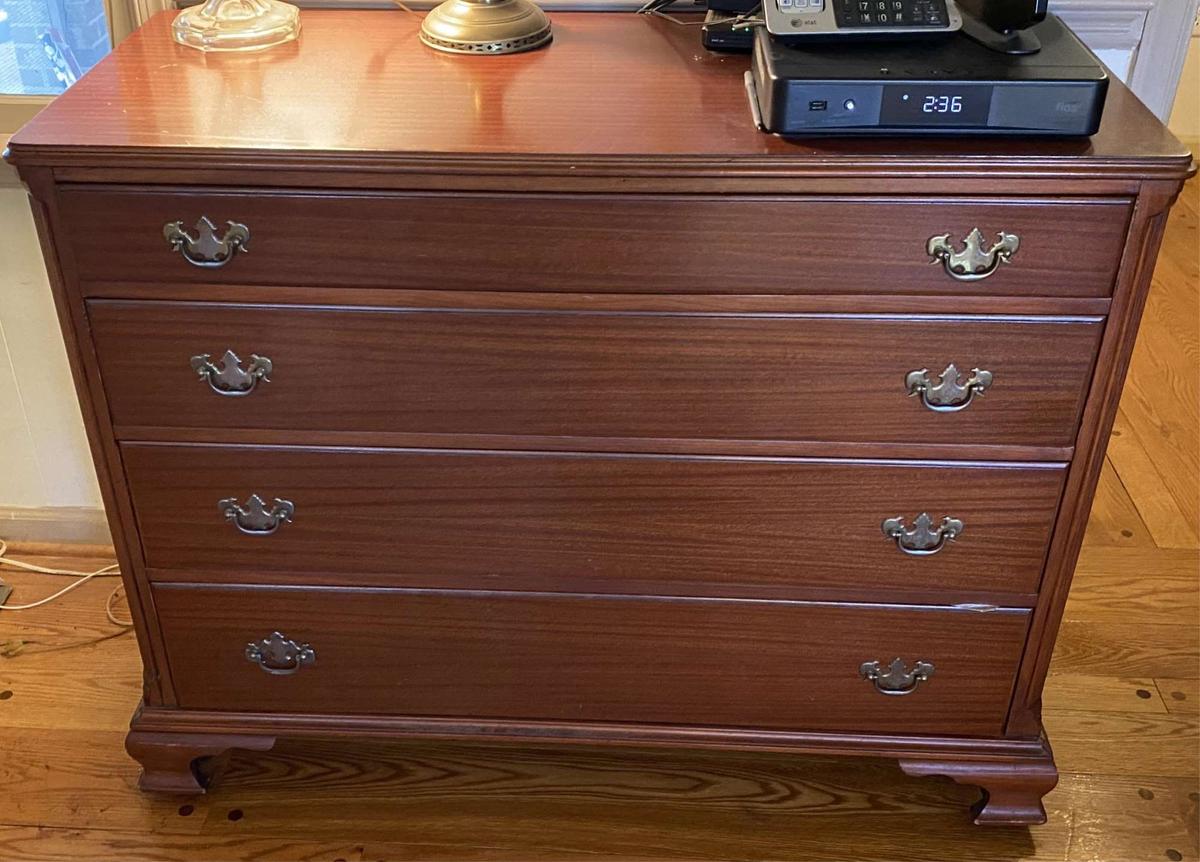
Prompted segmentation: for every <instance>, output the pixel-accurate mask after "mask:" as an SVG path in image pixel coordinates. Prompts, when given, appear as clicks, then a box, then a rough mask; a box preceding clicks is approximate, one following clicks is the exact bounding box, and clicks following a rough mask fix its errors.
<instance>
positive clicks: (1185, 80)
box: [1171, 33, 1200, 144]
mask: <svg viewBox="0 0 1200 862" xmlns="http://www.w3.org/2000/svg"><path fill="white" fill-rule="evenodd" d="M1171 131H1172V132H1174V133H1175V134H1176V135H1178V136H1179V137H1181V138H1183V139H1184V140H1185V141H1187V142H1188V143H1192V144H1194V143H1195V142H1196V141H1198V140H1200V35H1196V34H1195V33H1193V34H1192V40H1191V42H1190V43H1189V44H1188V54H1187V61H1186V62H1185V63H1184V65H1183V77H1182V78H1180V80H1179V92H1178V93H1177V95H1176V96H1175V109H1174V110H1173V111H1171Z"/></svg>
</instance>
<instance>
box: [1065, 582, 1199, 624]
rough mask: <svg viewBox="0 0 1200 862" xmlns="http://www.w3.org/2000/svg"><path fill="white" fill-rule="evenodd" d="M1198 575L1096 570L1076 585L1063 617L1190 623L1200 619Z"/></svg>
mask: <svg viewBox="0 0 1200 862" xmlns="http://www.w3.org/2000/svg"><path fill="white" fill-rule="evenodd" d="M1196 586H1197V579H1196V577H1195V576H1192V577H1190V578H1188V577H1178V576H1175V575H1159V574H1157V573H1156V572H1155V571H1154V570H1153V569H1150V570H1147V571H1145V572H1143V573H1142V574H1141V575H1128V574H1121V573H1102V572H1092V573H1090V574H1082V573H1081V574H1080V575H1078V576H1077V578H1076V580H1075V582H1074V583H1073V584H1072V588H1071V595H1070V598H1069V599H1068V600H1067V607H1066V609H1065V611H1064V613H1063V618H1064V619H1066V620H1071V621H1076V622H1113V623H1121V624H1131V623H1144V624H1145V625H1148V626H1190V625H1193V623H1194V622H1195V621H1196V620H1197V619H1200V595H1198V593H1197V589H1196Z"/></svg>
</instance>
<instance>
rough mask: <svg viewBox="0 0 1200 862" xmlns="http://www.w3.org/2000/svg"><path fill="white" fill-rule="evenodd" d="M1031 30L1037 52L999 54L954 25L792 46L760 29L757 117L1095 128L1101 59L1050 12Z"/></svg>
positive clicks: (929, 126)
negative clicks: (946, 30) (910, 37)
mask: <svg viewBox="0 0 1200 862" xmlns="http://www.w3.org/2000/svg"><path fill="white" fill-rule="evenodd" d="M767 2H773V0H767ZM1029 32H1030V33H1031V34H1033V35H1035V36H1036V37H1037V39H1038V40H1039V41H1040V42H1041V46H1042V47H1041V50H1040V51H1038V52H1037V53H1034V54H1002V53H999V52H997V51H993V50H990V49H988V48H986V47H984V46H983V45H981V44H979V43H978V42H975V41H973V40H972V39H970V38H969V37H967V36H966V35H964V34H962V33H961V32H960V33H954V34H951V35H947V36H945V37H944V38H942V39H938V40H929V41H925V40H922V41H916V40H914V41H911V42H888V43H880V44H865V43H861V42H844V43H838V44H829V43H823V44H814V45H808V46H803V47H796V46H793V45H783V44H780V43H779V42H778V41H776V40H774V39H772V38H771V36H770V35H769V34H768V33H767V32H766V30H764V29H759V30H758V32H757V34H756V35H755V39H754V59H753V63H752V66H751V69H752V73H751V77H750V79H749V83H750V84H751V87H752V90H753V93H752V98H754V99H755V100H756V102H757V107H758V110H759V113H760V115H761V122H762V125H763V127H764V128H766V129H767V131H771V132H778V133H779V134H782V135H813V134H839V135H845V134H886V135H897V134H903V135H911V134H919V135H926V134H937V135H1062V136H1079V135H1091V134H1094V133H1095V131H1096V129H1098V128H1099V126H1100V113H1101V111H1102V110H1103V108H1104V96H1105V94H1106V93H1107V92H1108V75H1107V73H1106V72H1105V70H1104V66H1103V65H1102V64H1101V63H1100V61H1099V60H1097V59H1096V57H1095V55H1094V54H1092V52H1091V51H1089V50H1088V49H1087V46H1085V45H1084V44H1083V43H1082V42H1080V41H1079V39H1078V38H1077V37H1076V36H1075V34H1074V33H1072V32H1071V31H1070V29H1069V28H1068V27H1067V26H1066V25H1065V24H1063V23H1062V22H1061V21H1059V20H1058V19H1057V18H1056V17H1054V16H1053V15H1047V16H1046V19H1045V20H1044V21H1042V22H1040V23H1038V24H1035V25H1034V26H1033V27H1030V28H1029Z"/></svg>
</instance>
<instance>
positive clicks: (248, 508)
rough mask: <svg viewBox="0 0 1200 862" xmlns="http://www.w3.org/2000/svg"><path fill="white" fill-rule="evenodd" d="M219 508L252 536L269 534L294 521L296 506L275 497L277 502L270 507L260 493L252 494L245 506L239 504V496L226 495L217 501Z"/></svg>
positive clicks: (240, 528) (239, 527)
mask: <svg viewBox="0 0 1200 862" xmlns="http://www.w3.org/2000/svg"><path fill="white" fill-rule="evenodd" d="M217 508H218V509H220V510H221V514H222V515H224V516H225V517H226V518H227V519H228V520H230V521H233V523H234V525H235V526H236V527H237V528H238V529H239V530H241V531H242V532H243V533H246V534H247V535H250V536H269V535H270V534H271V533H274V532H275V531H276V530H278V529H279V527H280V526H281V525H283V524H290V523H291V522H292V515H294V514H295V513H296V507H295V506H294V505H293V504H292V503H291V501H290V500H281V499H279V498H278V497H276V498H275V504H274V505H273V506H272V507H271V508H270V509H268V508H267V504H266V501H264V500H263V498H262V497H260V496H258V494H251V495H250V499H249V500H247V501H246V505H245V506H241V505H239V504H238V501H237V497H226V498H225V499H224V500H219V501H218V502H217Z"/></svg>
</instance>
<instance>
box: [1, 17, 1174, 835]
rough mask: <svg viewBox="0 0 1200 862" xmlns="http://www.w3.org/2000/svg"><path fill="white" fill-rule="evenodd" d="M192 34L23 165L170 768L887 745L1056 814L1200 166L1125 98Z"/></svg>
mask: <svg viewBox="0 0 1200 862" xmlns="http://www.w3.org/2000/svg"><path fill="white" fill-rule="evenodd" d="M168 24H169V19H168V18H167V17H159V18H157V19H155V20H154V21H152V22H151V24H150V25H148V26H147V27H146V28H145V29H144V30H143V31H142V32H141V33H139V34H137V35H136V36H134V37H133V38H132V39H130V40H129V41H128V42H127V43H126V44H124V45H122V46H121V47H120V48H119V49H118V50H117V51H116V52H115V54H114V55H113V56H112V57H110V58H109V59H108V60H106V61H104V62H103V63H102V64H101V65H100V66H99V67H97V69H96V70H95V71H94V72H93V73H91V74H90V75H88V76H87V77H86V78H85V79H84V80H83V81H82V82H81V83H79V84H78V85H77V86H76V87H74V88H73V89H71V90H70V91H69V92H68V93H67V94H66V95H65V96H64V97H62V98H61V99H59V100H58V101H57V102H56V103H54V104H53V105H52V106H51V107H50V108H49V109H48V110H47V111H45V112H44V113H43V114H42V115H41V116H40V117H39V118H38V119H37V120H35V121H34V122H33V124H31V125H30V126H29V127H28V128H27V129H26V130H24V131H23V132H22V133H20V134H19V135H18V136H17V137H16V138H14V140H13V142H12V149H11V153H10V158H12V159H13V160H14V162H15V163H16V164H17V166H18V168H19V169H20V171H21V174H22V176H23V178H24V179H25V181H26V182H27V183H28V185H29V188H30V190H31V196H32V199H33V206H34V212H35V215H36V217H37V219H38V223H39V227H40V230H41V234H42V239H43V243H44V248H45V254H46V260H47V263H48V265H49V268H50V270H51V274H52V280H53V282H54V286H55V296H56V301H57V303H58V310H59V314H60V316H61V320H62V324H63V331H64V333H65V337H66V342H67V347H68V352H69V355H70V358H71V361H72V365H73V369H74V373H75V378H76V381H77V384H78V387H79V394H80V400H81V403H82V406H83V411H84V416H85V419H86V420H87V423H88V426H89V431H90V437H91V441H92V444H93V448H94V454H95V459H96V464H97V469H98V471H99V474H100V478H101V482H102V485H103V491H104V494H105V500H106V505H107V507H108V511H109V515H110V518H111V523H112V528H113V533H114V539H115V541H116V546H117V550H118V554H119V556H120V559H121V563H122V568H123V571H124V573H125V579H126V584H127V587H128V593H129V596H130V598H131V605H132V607H133V609H134V613H135V618H136V622H137V627H138V636H139V641H140V644H141V648H142V655H143V659H144V662H145V668H146V677H145V680H146V682H145V693H144V704H143V706H142V708H141V710H140V711H139V712H138V714H137V715H136V716H135V717H134V720H133V725H132V730H131V732H130V735H129V739H128V748H129V751H130V753H131V754H132V755H133V756H134V757H136V758H137V759H138V760H140V761H141V762H142V764H143V766H144V767H145V771H144V776H143V786H144V787H146V788H147V789H150V790H166V791H180V792H193V791H198V790H200V789H201V785H202V783H203V780H202V778H201V776H202V775H204V774H206V773H205V772H204V770H201V769H199V768H198V764H199V763H200V762H201V761H202V759H203V758H206V757H210V756H212V755H216V754H219V753H221V752H222V751H224V750H226V749H228V748H231V747H245V748H252V749H263V748H268V747H269V746H270V745H271V744H272V741H273V739H274V737H275V736H277V735H293V734H296V735H306V734H307V735H320V734H335V735H353V734H371V735H381V736H409V735H427V736H430V737H435V736H436V737H475V736H486V737H488V738H493V739H506V740H512V741H514V742H519V741H521V740H560V741H580V740H593V741H609V742H612V743H626V744H630V743H636V744H655V743H657V744H670V745H694V746H729V747H765V748H770V749H775V750H779V751H781V752H787V751H808V752H833V753H840V754H846V755H851V754H869V755H883V756H890V757H896V758H899V759H900V761H901V763H902V765H903V767H904V768H905V769H906V770H907V771H909V772H910V773H912V774H914V775H924V774H942V775H949V776H952V777H954V778H956V779H957V780H960V781H963V782H966V783H974V784H978V785H981V786H982V787H984V788H985V790H986V791H987V793H986V794H985V801H984V803H983V804H981V805H980V806H979V807H978V810H977V812H976V818H977V822H980V823H1030V822H1037V821H1039V820H1040V819H1041V818H1043V817H1044V816H1045V814H1044V811H1043V810H1042V806H1041V801H1040V800H1041V796H1042V795H1043V794H1044V793H1045V792H1047V791H1048V790H1049V789H1050V788H1051V787H1053V786H1054V783H1055V780H1056V776H1057V773H1056V772H1055V768H1054V763H1053V759H1052V757H1051V753H1050V748H1049V745H1048V743H1047V741H1046V739H1045V737H1044V735H1043V734H1042V730H1041V724H1040V721H1039V703H1040V691H1041V686H1042V683H1043V680H1044V677H1045V673H1046V668H1047V664H1048V662H1049V658H1050V654H1051V650H1052V647H1053V643H1054V636H1055V632H1056V629H1057V626H1058V621H1059V617H1060V615H1061V612H1062V608H1063V603H1064V601H1065V599H1066V594H1067V589H1068V585H1069V581H1070V574H1071V570H1072V567H1073V564H1074V560H1075V556H1076V553H1077V552H1078V549H1079V544H1080V541H1081V538H1082V533H1083V527H1084V523H1085V521H1086V518H1087V513H1088V508H1089V506H1090V501H1091V495H1092V493H1093V491H1094V488H1095V484H1096V480H1097V476H1098V473H1099V468H1100V464H1101V461H1102V457H1103V450H1104V445H1105V441H1106V439H1107V435H1108V432H1109V429H1110V427H1111V424H1112V421H1113V417H1114V414H1115V411H1116V404H1117V399H1118V396H1119V392H1120V386H1121V382H1122V379H1123V375H1124V371H1125V366H1126V362H1127V360H1128V357H1129V352H1130V350H1131V347H1132V344H1133V339H1134V335H1135V332H1136V326H1137V320H1138V316H1139V314H1140V311H1141V307H1142V303H1143V300H1144V298H1145V294H1146V291H1147V289H1148V287H1149V281H1150V276H1151V272H1152V269H1153V264H1154V258H1155V254H1156V252H1157V247H1158V242H1159V238H1160V233H1161V230H1162V226H1163V222H1164V219H1165V215H1166V212H1167V209H1168V207H1169V206H1170V203H1171V201H1172V199H1173V196H1174V195H1175V194H1176V193H1177V191H1178V188H1179V185H1180V182H1181V180H1182V179H1183V178H1184V176H1186V174H1187V173H1188V171H1189V170H1190V157H1189V156H1188V154H1187V153H1186V152H1184V151H1183V150H1182V149H1181V148H1180V147H1179V145H1178V144H1177V142H1175V141H1174V140H1173V139H1171V138H1170V137H1169V135H1167V134H1166V132H1165V131H1164V130H1163V129H1162V128H1161V127H1160V126H1159V124H1158V123H1157V122H1156V121H1155V120H1154V119H1153V118H1152V117H1151V116H1150V115H1149V114H1148V113H1147V112H1146V111H1145V110H1144V109H1143V108H1142V107H1141V105H1140V104H1138V103H1137V102H1136V100H1134V99H1133V97H1132V96H1130V95H1129V93H1128V92H1127V91H1125V90H1124V89H1123V88H1122V87H1121V86H1120V85H1119V84H1116V83H1114V85H1113V87H1112V89H1111V92H1110V98H1109V105H1108V108H1107V113H1106V119H1105V125H1104V128H1103V129H1102V131H1101V133H1100V134H1099V135H1098V136H1096V137H1095V138H1094V139H1092V140H1091V141H1046V140H1036V141H1034V140H1031V141H1015V140H1014V141H1004V142H999V141H990V142H979V141H969V140H963V139H956V140H945V141H935V140H925V141H904V140H873V141H866V140H864V141H844V140H843V141H838V140H829V141H824V142H817V143H811V142H810V143H808V144H801V143H795V142H793V143H789V142H785V141H781V140H779V139H776V138H772V137H769V136H766V135H762V134H760V133H758V132H757V131H755V130H754V129H753V128H752V126H751V124H750V119H749V116H748V113H747V110H746V106H745V104H744V98H745V97H744V93H743V91H742V84H741V69H740V68H738V66H739V64H738V63H737V62H734V61H732V60H730V59H729V58H722V57H716V56H711V57H710V56H703V55H702V52H700V50H699V49H698V46H696V45H693V44H692V40H693V39H694V38H695V33H694V31H693V30H689V29H687V28H678V27H673V26H672V25H670V24H668V23H665V22H663V21H661V20H647V19H643V18H635V17H633V16H625V15H615V14H584V13H577V14H570V15H567V14H563V15H559V16H558V17H557V29H556V41H555V44H554V45H553V47H551V48H550V49H548V50H547V51H544V52H541V53H537V54H530V55H520V56H514V57H497V58H480V57H463V58H458V59H453V60H450V59H447V58H445V57H442V56H435V55H433V54H432V53H430V52H429V51H428V50H427V49H425V48H423V47H421V46H419V45H417V44H416V42H415V40H414V39H412V38H410V37H411V36H412V35H413V31H414V29H415V27H416V23H415V21H414V20H413V19H412V18H410V17H407V16H404V15H399V14H392V13H379V12H375V13H370V12H312V13H306V18H305V34H304V36H303V38H302V39H301V41H300V42H299V44H297V45H293V46H289V47H288V48H287V49H282V50H279V51H275V52H270V53H267V54H262V55H259V56H258V57H255V58H247V57H238V58H221V57H203V56H201V55H199V54H197V53H195V52H192V51H190V50H189V49H186V48H181V47H178V46H175V45H174V44H172V43H171V42H170V41H169V39H168ZM617 45H620V46H621V49H622V50H621V51H620V52H618V53H613V54H610V53H609V50H610V48H612V47H613V46H617ZM351 46H353V49H351ZM366 57H373V58H374V59H372V60H370V61H369V62H368V61H367V60H365V59H364V58H366ZM601 68H603V69H604V71H603V73H602V74H601V72H600V71H599V70H600V69H601ZM301 86H303V89H297V88H298V87H301ZM401 93H403V97H401V95H400V94H401ZM218 106H219V107H218ZM193 225H194V227H193Z"/></svg>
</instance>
